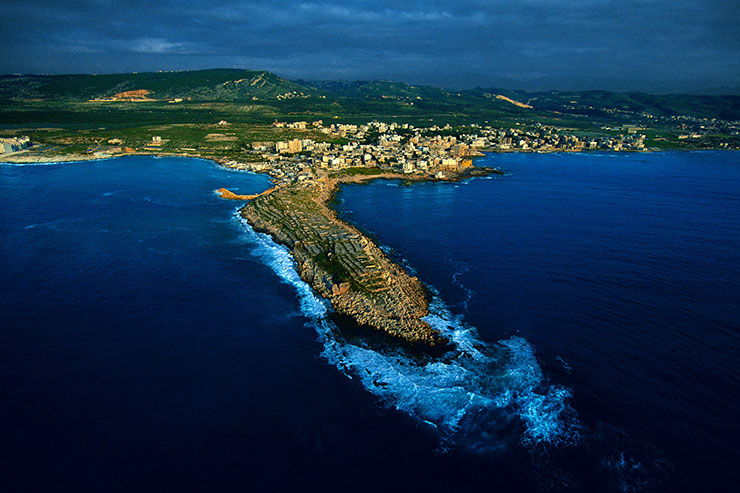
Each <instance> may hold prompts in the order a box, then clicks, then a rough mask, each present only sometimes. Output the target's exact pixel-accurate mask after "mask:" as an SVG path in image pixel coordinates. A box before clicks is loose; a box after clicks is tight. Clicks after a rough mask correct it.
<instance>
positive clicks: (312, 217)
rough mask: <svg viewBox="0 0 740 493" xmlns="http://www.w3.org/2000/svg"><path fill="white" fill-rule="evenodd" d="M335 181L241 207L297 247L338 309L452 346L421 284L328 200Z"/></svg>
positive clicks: (409, 337) (304, 271)
mask: <svg viewBox="0 0 740 493" xmlns="http://www.w3.org/2000/svg"><path fill="white" fill-rule="evenodd" d="M335 187H336V183H335V182H328V183H323V184H314V185H309V186H304V187H298V186H294V187H289V188H285V189H281V190H278V191H276V192H274V193H271V194H269V195H264V196H262V197H259V198H257V199H255V200H253V201H252V202H250V203H249V204H247V205H246V206H245V207H244V208H243V209H241V214H242V216H243V217H244V218H245V219H246V220H247V221H248V222H249V223H250V224H251V225H252V227H254V229H255V230H257V231H260V232H265V233H268V234H270V235H271V236H272V237H273V238H274V239H275V240H276V241H278V242H280V243H282V244H284V245H286V246H287V247H288V248H290V249H291V253H292V254H293V257H294V258H295V261H296V263H297V266H298V272H299V274H300V276H301V278H302V279H303V280H304V281H306V282H307V283H309V284H310V285H311V286H312V287H313V288H314V289H315V290H316V291H317V292H318V293H319V294H321V296H323V297H324V298H326V299H328V300H329V301H330V302H331V304H332V307H333V308H334V310H335V311H336V312H337V313H339V314H342V315H347V316H349V317H351V318H352V319H354V320H355V321H356V322H357V323H358V324H359V325H366V326H368V327H370V328H372V329H374V330H378V331H381V332H384V333H386V334H388V335H390V336H392V337H395V338H398V339H401V340H403V341H406V342H407V343H410V344H412V345H419V346H424V347H429V348H439V347H444V346H445V345H447V343H448V341H447V340H446V339H445V338H443V337H441V336H440V334H439V332H438V331H436V330H434V329H432V328H431V327H430V326H429V324H428V323H427V322H425V321H424V320H422V317H424V316H426V315H427V314H428V313H429V305H428V300H427V296H426V290H425V288H424V286H423V285H422V283H421V282H420V281H419V280H418V279H417V278H416V277H411V276H409V275H408V274H407V273H406V272H405V271H404V270H403V269H402V268H401V267H399V266H398V265H396V264H395V263H393V262H392V261H391V260H390V259H388V257H387V256H386V255H385V254H384V253H383V252H382V251H381V250H380V249H379V248H378V247H377V246H376V245H375V244H374V243H373V242H372V241H370V240H369V239H368V238H366V237H365V236H363V235H362V234H361V233H360V232H359V231H358V230H357V229H356V228H354V227H352V226H350V225H348V224H346V223H344V222H343V221H341V220H339V219H338V218H337V217H336V214H335V213H334V211H333V210H331V209H330V208H329V207H328V206H327V205H326V204H327V202H328V200H329V199H330V197H331V195H332V193H333V191H334V188H335Z"/></svg>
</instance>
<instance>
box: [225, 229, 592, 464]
mask: <svg viewBox="0 0 740 493" xmlns="http://www.w3.org/2000/svg"><path fill="white" fill-rule="evenodd" d="M240 220H241V222H242V224H243V225H244V227H245V229H246V231H247V236H248V238H249V239H248V242H249V244H250V245H251V247H252V253H253V254H254V255H255V256H257V257H258V258H259V259H260V260H262V261H263V262H265V263H266V264H267V265H269V266H270V267H271V268H272V269H273V270H274V271H275V273H276V274H277V275H278V276H279V277H280V279H281V280H282V281H283V282H286V283H289V284H291V285H292V286H294V287H295V289H296V293H297V295H298V298H299V300H300V305H301V309H302V311H303V313H304V314H305V315H306V317H307V318H308V319H309V321H310V324H311V325H312V326H313V327H314V328H315V330H316V331H317V334H318V337H319V340H320V341H321V342H322V344H323V346H324V350H323V353H322V356H323V357H324V358H326V359H327V360H328V362H329V363H330V364H332V365H334V366H336V367H337V369H339V370H340V371H342V372H343V373H345V374H346V375H347V376H348V377H350V378H355V379H358V380H359V381H360V382H362V384H363V386H364V387H365V388H366V389H367V390H368V391H369V392H371V393H373V394H374V395H376V396H377V397H378V398H380V399H381V400H382V401H383V402H384V403H385V404H386V405H388V406H389V407H393V408H395V409H397V410H399V411H401V412H404V413H407V414H409V415H411V416H413V417H414V418H416V419H419V420H420V421H421V422H423V423H426V424H428V425H430V426H431V427H433V428H434V429H436V430H437V431H438V432H439V433H440V436H441V438H442V441H443V443H445V444H454V443H457V444H458V445H461V446H466V447H470V448H474V449H476V450H486V451H490V450H496V449H499V448H501V447H502V446H503V445H502V443H501V442H502V440H504V439H502V438H501V436H502V435H503V436H505V437H507V438H506V439H508V440H510V437H511V436H512V434H514V435H515V436H516V439H517V440H518V441H519V442H520V443H522V444H523V445H525V446H530V447H534V446H540V445H548V444H555V445H559V444H566V443H574V442H575V441H576V440H577V439H578V429H579V425H578V421H577V418H576V417H575V413H574V411H573V410H572V408H570V406H569V405H568V400H569V398H570V396H571V394H570V391H569V390H568V389H567V388H564V387H560V386H548V385H546V384H545V382H544V378H543V375H542V370H541V368H540V366H539V364H538V363H537V359H536V357H535V352H534V349H533V348H532V346H531V345H530V344H529V343H528V342H527V341H526V340H524V339H523V338H521V337H511V338H509V339H505V340H503V341H499V342H497V343H495V344H489V343H486V342H484V341H482V340H481V339H480V338H479V337H478V334H477V331H476V330H475V328H474V327H471V326H470V325H468V324H466V323H465V322H464V321H463V320H462V319H461V317H459V316H455V315H453V314H452V313H451V312H450V311H449V309H448V308H447V307H446V306H445V305H444V303H443V302H442V301H441V299H440V297H439V296H438V295H437V294H435V295H434V296H433V301H432V303H431V306H430V314H429V315H428V316H427V317H426V318H425V320H426V321H427V322H428V323H429V324H430V325H432V327H434V328H436V329H438V330H440V332H442V334H443V335H445V336H446V337H448V338H449V339H450V341H451V342H452V344H453V345H454V350H452V351H450V352H449V353H447V354H446V355H444V356H443V357H434V358H433V357H426V356H418V355H411V354H408V353H407V352H405V351H404V350H402V349H389V348H383V349H378V348H374V347H370V346H368V345H364V343H362V342H354V341H353V342H350V341H347V340H346V339H345V338H344V337H342V335H341V334H340V333H339V331H338V329H337V328H336V326H334V324H333V323H332V322H331V321H330V320H329V319H328V318H327V314H328V312H329V310H330V307H328V305H327V303H326V302H325V301H324V300H323V299H321V298H319V297H318V296H317V295H316V294H315V293H314V291H313V290H312V289H311V287H310V286H309V285H308V284H306V283H305V282H303V281H302V280H301V279H300V277H299V275H298V273H297V272H296V269H295V265H294V262H293V258H292V257H291V255H290V253H289V251H288V249H287V248H285V247H283V246H281V245H278V244H276V243H275V242H273V241H272V239H271V238H270V237H269V236H267V235H264V234H261V233H256V232H255V231H254V230H253V229H252V228H251V227H250V226H249V225H248V224H247V223H246V221H244V220H242V219H241V218H240ZM432 291H433V289H432Z"/></svg>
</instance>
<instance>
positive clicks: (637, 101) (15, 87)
mask: <svg viewBox="0 0 740 493" xmlns="http://www.w3.org/2000/svg"><path fill="white" fill-rule="evenodd" d="M145 91H146V98H147V99H154V100H173V99H179V98H181V99H187V100H192V101H224V102H228V101H279V100H287V99H305V100H308V101H309V103H306V104H310V101H311V100H318V99H321V100H329V101H339V102H342V103H343V104H345V105H350V106H351V105H352V104H354V105H355V106H357V107H358V108H359V107H363V105H368V104H372V105H383V104H388V105H391V104H396V105H406V106H407V107H413V108H416V109H418V111H420V112H422V111H425V110H429V111H433V110H440V109H444V110H445V111H453V112H454V111H456V110H455V109H456V108H457V109H459V110H460V111H468V110H471V109H475V110H476V112H477V113H478V114H487V113H488V112H490V113H491V114H492V115H509V116H516V115H531V116H534V115H548V116H557V115H563V114H564V115H571V116H575V117H592V118H593V117H595V118H599V117H602V118H607V119H608V118H611V117H613V116H615V115H617V116H618V115H621V116H625V117H632V116H639V115H642V114H646V115H654V116H677V115H687V116H694V117H700V118H720V119H724V120H740V96H736V95H728V96H722V95H686V94H665V95H656V94H647V93H637V92H630V93H618V92H610V91H544V92H526V91H517V90H508V89H497V88H475V89H470V90H464V91H451V90H447V89H442V88H438V87H432V86H424V85H412V84H407V83H404V82H392V81H380V80H375V81H307V80H297V81H290V80H287V79H284V78H282V77H279V76H277V75H275V74H273V73H271V72H266V71H255V70H241V69H208V70H194V71H179V72H146V73H128V74H104V75H90V74H71V75H3V76H0V100H6V101H8V100H15V101H19V100H33V99H42V100H54V101H87V100H94V99H110V98H115V97H116V95H121V94H131V93H139V94H144V92H145ZM353 102H354V103H353ZM316 104H326V103H316ZM304 108H306V109H310V108H309V107H308V106H305V105H304Z"/></svg>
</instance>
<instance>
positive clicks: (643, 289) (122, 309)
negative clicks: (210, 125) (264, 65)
mask: <svg viewBox="0 0 740 493" xmlns="http://www.w3.org/2000/svg"><path fill="white" fill-rule="evenodd" d="M475 164H476V165H477V166H490V167H496V168H498V169H500V170H502V171H503V172H504V174H503V175H500V176H498V175H497V176H490V177H485V178H473V179H468V180H464V181H462V182H458V183H414V184H407V183H404V182H402V181H375V182H371V183H369V184H364V185H345V186H343V187H342V188H341V189H340V191H339V192H338V193H337V196H336V198H335V200H334V203H333V205H334V207H336V208H337V210H338V211H339V214H340V216H341V217H343V218H344V219H345V220H347V221H349V222H351V223H353V224H355V225H356V226H357V227H359V228H360V229H361V230H363V231H364V232H365V233H366V234H367V235H368V236H369V237H371V238H372V239H373V240H374V241H375V242H376V243H377V244H378V245H379V246H381V248H383V249H384V251H386V253H387V254H388V255H389V256H391V257H392V258H393V259H394V260H395V261H397V262H398V263H400V264H401V265H403V266H404V268H405V269H406V270H407V271H408V272H409V273H410V274H411V275H414V276H418V277H419V279H421V281H422V282H423V283H424V284H425V285H426V286H427V288H428V292H429V296H430V301H431V310H430V315H429V316H428V317H427V321H429V323H430V324H432V325H433V326H434V327H436V328H438V329H439V330H440V331H441V332H442V333H444V334H445V335H446V336H447V337H448V338H449V339H450V340H451V341H452V343H453V346H454V349H453V350H452V351H450V352H449V353H448V354H446V355H443V356H430V355H425V354H422V353H418V352H410V351H408V350H407V349H405V348H404V347H403V346H401V345H399V344H395V343H393V342H392V341H387V340H384V339H383V338H378V337H373V336H372V335H368V334H365V333H362V332H361V331H360V332H357V331H353V330H350V329H347V328H345V327H342V328H340V327H337V325H335V323H334V322H333V320H334V318H333V317H332V310H331V307H330V306H329V305H328V304H327V303H326V302H325V301H324V300H322V299H321V298H320V297H319V296H318V295H317V294H316V293H314V292H313V291H312V289H311V288H310V287H309V286H308V285H307V284H305V283H304V282H302V281H301V279H300V278H299V276H298V274H297V273H296V270H295V267H294V265H293V261H292V258H291V257H290V255H289V253H288V251H287V250H286V249H285V248H284V247H282V246H280V245H277V244H276V243H274V242H273V241H272V240H271V239H270V238H269V237H268V236H265V235H263V234H259V233H256V232H254V231H253V230H252V229H251V228H250V227H249V225H248V224H245V223H243V221H241V220H240V219H239V217H238V214H237V209H238V207H239V206H240V205H241V204H240V203H239V202H234V201H226V200H222V199H220V198H218V197H217V196H216V195H215V194H214V193H213V191H214V190H215V189H218V188H221V187H225V188H228V189H230V190H232V191H234V192H236V193H241V194H252V193H257V192H260V191H262V190H265V189H267V188H268V187H269V186H270V182H269V180H268V178H267V177H266V176H264V175H258V174H253V173H248V172H236V171H230V170H226V169H224V168H221V167H219V166H217V165H216V164H214V163H213V162H210V161H206V160H199V159H188V158H170V157H168V158H154V157H141V156H129V157H122V158H116V159H110V160H100V161H87V162H79V163H64V164H38V165H11V164H0V488H1V489H2V491H9V492H15V491H77V492H79V491H96V492H97V491H390V492H393V491H430V492H431V491H455V490H462V489H471V490H476V491H533V492H539V491H584V492H587V491H588V492H590V491H622V492H640V491H660V492H663V491H665V492H668V491H671V492H673V491H736V488H737V482H738V479H737V474H738V473H737V464H738V463H740V447H739V446H738V443H740V423H739V418H738V417H739V416H740V153H738V152H730V151H727V152H715V151H707V152H660V153H641V154H637V153H634V154H630V153H583V154H580V153H552V154H533V153H507V154H489V155H487V156H485V157H483V158H480V159H477V160H476V163H475Z"/></svg>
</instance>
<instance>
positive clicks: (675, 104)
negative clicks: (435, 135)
mask: <svg viewBox="0 0 740 493" xmlns="http://www.w3.org/2000/svg"><path fill="white" fill-rule="evenodd" d="M469 92H470V93H473V94H479V95H483V94H502V95H504V96H507V97H509V98H512V99H515V100H518V101H521V102H523V103H527V104H529V105H531V106H533V108H534V109H535V110H537V111H539V112H559V113H565V114H568V115H574V116H587V117H592V118H594V117H596V118H598V117H601V118H611V117H615V116H620V115H624V116H638V115H641V114H643V113H645V114H648V115H653V116H658V117H670V116H677V115H685V116H693V117H697V118H719V119H722V120H740V96H710V95H691V94H646V93H639V92H630V93H620V92H610V91H548V92H524V91H510V90H506V89H476V90H474V91H469Z"/></svg>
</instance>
